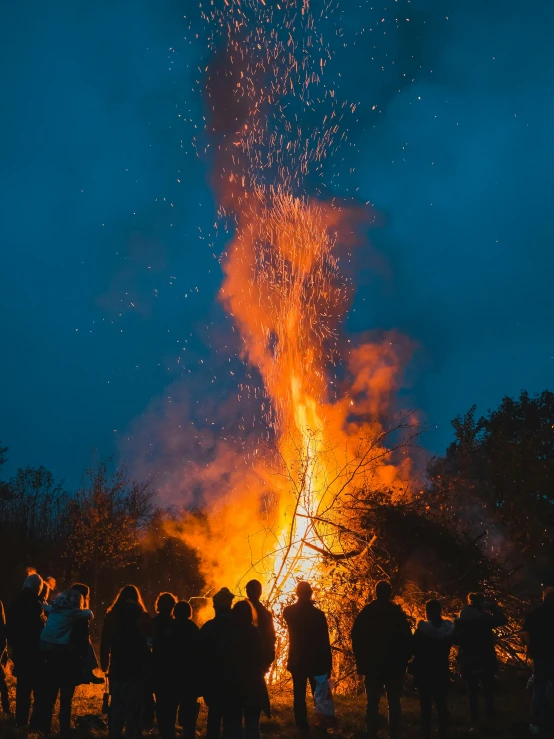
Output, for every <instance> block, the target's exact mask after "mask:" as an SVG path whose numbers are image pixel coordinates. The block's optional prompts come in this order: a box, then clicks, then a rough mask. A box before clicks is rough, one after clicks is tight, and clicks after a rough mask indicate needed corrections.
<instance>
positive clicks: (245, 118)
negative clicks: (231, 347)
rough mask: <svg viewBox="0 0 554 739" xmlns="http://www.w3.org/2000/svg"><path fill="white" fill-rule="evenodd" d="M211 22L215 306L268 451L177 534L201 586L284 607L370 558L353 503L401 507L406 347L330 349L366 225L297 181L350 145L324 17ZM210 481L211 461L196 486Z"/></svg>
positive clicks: (256, 9) (284, 13) (253, 9)
mask: <svg viewBox="0 0 554 739" xmlns="http://www.w3.org/2000/svg"><path fill="white" fill-rule="evenodd" d="M326 12H327V11H326ZM206 19H207V21H208V22H209V24H210V27H211V28H212V29H214V37H213V44H214V49H215V52H216V53H215V55H214V61H213V63H212V64H211V65H210V66H209V67H208V72H207V81H206V87H207V101H208V106H209V112H210V115H211V118H210V120H209V121H208V123H207V131H208V133H209V135H210V136H211V137H212V139H215V143H216V147H215V149H216V152H217V154H216V156H215V162H214V167H215V177H214V184H215V188H216V190H217V193H218V197H219V200H220V213H221V216H222V219H224V222H225V224H226V225H227V226H228V227H230V228H231V229H232V231H233V236H232V238H231V241H230V244H229V246H228V249H227V252H226V254H225V256H224V259H223V271H224V275H225V279H224V282H223V286H222V289H221V300H222V302H223V304H224V306H225V307H226V309H227V310H228V311H229V313H230V315H231V316H232V317H233V321H234V323H235V325H236V327H237V328H238V331H239V333H240V337H241V340H242V356H243V358H244V359H245V360H246V361H247V363H248V364H250V365H251V366H253V367H255V368H256V369H257V370H258V371H259V373H260V376H261V379H262V381H263V385H264V389H265V394H266V396H267V400H268V402H267V403H266V404H265V421H266V426H267V429H268V438H270V440H271V441H270V442H269V443H267V442H265V443H263V444H261V443H260V445H259V447H258V449H257V450H256V455H255V458H254V460H253V463H252V464H251V467H250V470H249V471H248V474H246V475H244V476H242V477H240V479H236V480H235V479H234V480H233V482H232V484H231V485H230V489H229V492H228V494H227V495H226V496H223V498H219V499H218V500H216V501H213V502H212V503H211V504H210V506H209V509H208V515H209V519H208V521H207V522H205V521H202V522H198V521H194V520H189V521H187V523H186V525H185V526H184V527H183V529H182V535H183V536H184V538H185V539H186V540H187V541H188V543H190V544H192V545H194V546H196V547H197V548H198V550H199V552H200V553H201V556H203V557H204V559H203V568H204V574H205V575H206V578H207V580H208V582H209V583H210V584H211V585H213V586H220V585H224V584H229V585H231V586H233V587H235V588H238V589H239V590H241V589H242V588H243V585H244V583H246V581H247V580H248V579H250V578H251V577H259V578H260V579H262V580H263V581H265V583H266V584H267V588H266V593H267V598H268V601H269V603H270V604H271V605H272V606H273V607H275V606H281V607H282V606H283V605H284V604H285V603H286V602H287V599H288V598H289V597H290V595H291V593H292V591H293V590H294V586H295V584H296V582H297V581H298V580H300V579H310V580H311V581H312V582H315V583H316V586H315V587H316V590H317V587H318V585H317V583H319V586H320V587H322V586H324V587H325V589H328V588H329V587H330V586H331V580H330V579H329V578H334V582H335V584H336V583H337V582H338V578H339V575H340V572H342V571H343V570H344V569H345V568H348V567H352V562H353V561H354V560H356V559H357V558H363V557H365V559H367V556H368V552H369V551H370V548H371V546H372V545H373V544H374V542H375V537H374V536H373V534H372V533H371V532H368V531H367V530H365V529H364V528H363V527H362V526H361V525H360V521H359V516H358V515H356V512H355V506H353V505H352V503H353V500H354V498H355V495H356V493H357V492H359V491H368V490H371V491H383V492H385V493H386V494H387V495H389V496H392V497H394V496H396V497H397V498H400V497H403V496H405V495H406V490H407V486H406V483H405V482H404V481H405V479H406V477H407V475H408V472H409V457H408V455H407V453H406V447H405V443H406V439H405V436H402V434H398V433H397V432H398V431H401V430H402V429H409V430H410V432H411V433H416V431H415V429H414V426H415V419H414V418H413V417H412V416H411V415H410V414H407V415H406V416H404V417H403V418H401V419H400V420H399V421H397V422H395V424H393V427H392V428H388V427H386V426H384V425H383V418H384V416H385V414H386V412H387V411H388V410H389V408H390V401H391V397H392V395H393V394H394V392H395V390H396V389H397V387H398V384H399V381H400V374H401V364H402V362H401V359H402V360H405V359H406V358H407V357H408V355H409V353H410V348H409V345H408V342H407V341H406V340H405V339H403V338H402V337H399V336H397V335H388V336H386V337H385V338H384V340H382V341H381V342H377V341H376V342H370V343H363V344H360V345H358V346H351V345H350V343H349V342H345V343H343V344H342V345H341V343H340V341H339V333H340V328H341V324H342V322H343V320H344V318H345V316H346V313H347V311H348V309H349V306H350V303H351V297H352V293H353V289H352V282H351V280H350V278H349V277H348V276H347V274H346V269H345V268H346V267H347V266H348V263H349V260H350V255H351V252H352V249H353V248H354V247H356V246H359V245H360V244H361V243H363V238H361V237H360V234H359V232H360V231H363V229H364V227H365V228H367V225H368V221H369V220H370V218H371V213H370V212H369V211H368V210H367V209H364V208H362V207H361V206H359V205H357V204H348V205H347V204H345V203H341V202H339V201H338V200H336V199H325V200H318V199H316V198H314V197H312V196H310V195H309V194H308V192H309V188H308V186H307V184H306V181H307V178H308V176H309V177H312V178H313V176H314V174H317V175H319V176H323V162H324V160H325V159H326V158H327V157H329V156H331V155H332V154H333V153H334V152H335V151H336V149H337V147H338V144H339V143H340V141H341V140H344V139H345V137H346V131H345V130H343V129H342V128H341V121H342V120H343V119H344V117H345V111H346V110H347V109H348V106H347V105H346V104H345V103H340V102H339V98H338V95H336V94H335V89H334V84H333V83H332V81H331V82H329V81H327V80H325V79H324V77H323V72H324V70H325V67H326V64H327V61H328V60H329V59H330V58H331V54H330V52H329V49H328V47H327V46H326V44H325V41H324V39H323V35H322V34H321V33H320V31H318V29H317V23H316V21H317V20H322V18H320V19H316V17H315V15H314V13H313V12H312V10H311V9H310V6H309V3H308V2H306V1H305V0H304V1H302V2H300V1H299V0H287V1H286V2H285V3H283V4H282V5H276V6H273V7H268V6H267V5H265V4H260V3H259V2H258V1H257V0H246V1H245V2H242V3H239V2H237V1H236V0H230V2H226V3H225V6H224V8H223V9H222V10H214V11H213V12H212V13H211V14H210V15H209V16H206ZM221 46H223V47H224V49H223V51H222V49H221ZM314 116H315V117H314ZM229 121H232V129H231V128H230V127H229ZM225 461H226V463H229V461H230V460H229V458H228V457H227V458H226V460H225ZM221 469H222V460H221V459H219V460H217V462H216V463H215V464H214V465H212V467H211V468H210V470H209V471H208V472H206V473H205V474H206V475H209V476H213V475H217V474H218V470H221ZM214 546H215V547H217V555H216V557H215V559H216V561H215V562H214V555H213V549H214ZM206 552H210V555H209V556H208V555H206V554H203V553H206ZM365 579H367V578H365ZM365 587H366V588H367V589H369V587H370V583H366V585H365ZM362 600H363V598H362ZM278 610H279V608H277V611H278Z"/></svg>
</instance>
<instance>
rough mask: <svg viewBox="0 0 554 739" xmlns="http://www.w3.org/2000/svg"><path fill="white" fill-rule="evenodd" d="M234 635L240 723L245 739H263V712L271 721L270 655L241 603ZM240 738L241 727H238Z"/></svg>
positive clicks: (245, 603)
mask: <svg viewBox="0 0 554 739" xmlns="http://www.w3.org/2000/svg"><path fill="white" fill-rule="evenodd" d="M233 617H234V629H233V631H234V633H233V655H232V659H233V662H234V667H235V671H236V681H237V686H238V692H239V695H238V701H239V702H238V706H239V708H240V714H241V722H242V717H244V735H245V739H260V716H261V713H262V711H263V712H264V713H265V714H266V716H267V717H268V718H269V717H270V715H271V714H270V708H269V694H268V692H267V686H266V684H265V679H264V674H265V669H266V664H267V663H266V660H267V655H266V654H264V645H263V641H262V636H261V633H260V629H259V628H257V627H256V626H254V623H253V612H252V606H251V604H250V602H249V601H247V600H241V601H239V602H238V603H236V604H235V606H234V608H233ZM238 729H239V733H238V736H240V725H239V727H238Z"/></svg>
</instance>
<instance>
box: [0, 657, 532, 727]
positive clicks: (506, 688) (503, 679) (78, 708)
mask: <svg viewBox="0 0 554 739" xmlns="http://www.w3.org/2000/svg"><path fill="white" fill-rule="evenodd" d="M527 677H528V674H527V673H524V672H521V671H519V672H516V671H513V670H509V669H505V670H503V671H501V673H500V675H499V677H498V681H497V710H498V718H497V721H496V722H495V725H494V726H493V727H485V726H483V727H482V728H481V729H480V731H479V736H480V737H483V739H485V738H488V737H499V738H500V739H520V737H527V736H529V719H528V711H529V700H530V696H529V693H527V692H526V691H525V685H526V680H527ZM14 682H15V681H14V680H13V679H12V678H9V684H10V693H11V698H12V705H13V701H14V698H15V696H14ZM102 693H103V688H102V686H93V685H82V686H80V687H79V688H77V691H76V694H75V700H74V711H73V716H74V721H75V720H76V719H78V717H80V716H81V717H82V716H100V715H101V705H102ZM271 697H272V701H271V703H272V717H271V719H264V720H263V721H262V735H263V736H264V737H275V738H276V737H281V738H282V739H293V738H294V739H296V737H297V734H296V731H295V729H294V724H293V717H292V710H291V705H292V696H291V695H290V694H289V693H288V692H279V693H275V692H274V693H273V695H272V696H271ZM335 703H336V712H337V716H338V718H339V727H338V728H337V729H336V730H335V731H334V732H333V736H335V737H337V739H357V737H361V736H362V732H363V728H364V724H363V718H364V710H365V706H364V697H363V695H337V696H336V697H335ZM449 703H450V709H451V713H452V727H451V737H452V739H458V738H461V737H465V736H469V725H468V720H467V702H466V695H465V693H464V690H463V685H462V684H461V683H460V681H459V680H458V679H455V680H454V683H453V685H452V690H451V693H450V700H449ZM309 704H310V701H308V705H309ZM402 705H403V711H404V727H403V736H404V737H405V739H411V738H412V737H413V738H414V739H417V738H418V737H419V736H420V732H419V705H418V701H417V694H416V692H415V691H414V690H413V688H411V687H410V685H409V684H407V685H406V689H405V695H404V698H403V703H402ZM381 712H382V714H383V715H384V714H385V713H386V705H385V701H384V699H383V700H382V702H381ZM104 718H105V717H104ZM205 723H206V709H205V707H204V705H202V710H201V712H200V718H199V722H198V734H199V736H203V735H204V729H205ZM56 731H57V718H56V717H55V719H54V733H55V732H56ZM18 736H20V734H19V732H18V731H17V730H16V728H15V726H14V725H13V723H12V722H10V721H8V720H7V719H6V717H5V716H4V715H3V714H0V738H1V739H16V737H18ZM106 736H107V732H106V731H105V730H100V729H99V728H97V727H93V726H92V725H88V726H87V727H80V728H78V729H77V730H76V731H75V739H104V738H105V737H106ZM151 736H152V739H156V738H157V736H158V733H157V731H156V729H154V730H153V731H152V732H151ZM382 736H383V737H386V736H387V732H386V721H385V720H383V732H382ZM471 736H474V735H471Z"/></svg>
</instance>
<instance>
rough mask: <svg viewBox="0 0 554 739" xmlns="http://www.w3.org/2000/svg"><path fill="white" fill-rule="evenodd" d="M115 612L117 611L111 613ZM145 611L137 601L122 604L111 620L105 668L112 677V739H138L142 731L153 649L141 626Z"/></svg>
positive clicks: (110, 716)
mask: <svg viewBox="0 0 554 739" xmlns="http://www.w3.org/2000/svg"><path fill="white" fill-rule="evenodd" d="M110 612H111V613H114V609H112V610H111V611H110ZM143 614H144V611H143V609H142V607H141V605H140V603H139V602H138V601H136V600H124V601H120V603H119V605H118V606H117V609H115V616H113V617H112V618H111V619H110V621H111V624H110V630H111V631H110V638H109V642H106V643H105V645H104V646H105V651H104V657H103V658H102V659H106V660H107V662H103V663H102V666H103V669H105V671H107V672H108V675H109V678H110V694H111V705H110V711H109V715H108V731H109V737H110V739H121V737H122V734H123V729H124V728H125V739H137V738H138V736H139V734H140V730H141V719H142V710H143V706H144V698H145V681H146V677H147V674H148V670H149V662H150V649H149V647H148V642H147V638H146V635H145V633H144V629H143V627H142V624H141V619H142V618H143Z"/></svg>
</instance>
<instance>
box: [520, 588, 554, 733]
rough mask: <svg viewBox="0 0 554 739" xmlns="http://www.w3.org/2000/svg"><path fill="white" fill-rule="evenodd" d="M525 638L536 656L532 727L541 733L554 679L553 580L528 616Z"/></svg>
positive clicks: (529, 649) (534, 659) (534, 661)
mask: <svg viewBox="0 0 554 739" xmlns="http://www.w3.org/2000/svg"><path fill="white" fill-rule="evenodd" d="M523 638H524V641H525V643H526V644H527V654H528V656H529V657H530V658H531V659H532V660H533V698H532V702H531V726H530V729H531V734H533V735H535V736H538V735H539V734H541V733H542V732H543V731H544V729H545V728H546V727H545V723H546V716H547V712H548V698H547V695H548V685H549V683H550V684H552V683H553V682H554V580H550V581H548V582H547V583H545V585H544V592H543V602H542V604H541V605H540V606H539V607H538V608H536V609H535V610H534V611H532V612H531V613H530V614H529V615H528V616H527V618H526V619H525V622H524V624H523Z"/></svg>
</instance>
